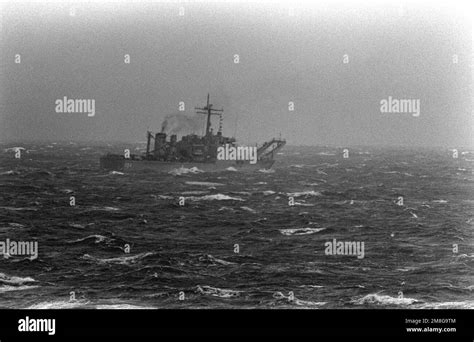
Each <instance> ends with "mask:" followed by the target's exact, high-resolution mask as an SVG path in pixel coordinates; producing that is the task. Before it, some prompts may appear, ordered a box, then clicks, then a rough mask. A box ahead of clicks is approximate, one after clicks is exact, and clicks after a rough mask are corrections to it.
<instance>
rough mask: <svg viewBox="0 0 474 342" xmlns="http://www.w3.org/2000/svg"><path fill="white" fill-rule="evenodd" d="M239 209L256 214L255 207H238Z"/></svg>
mask: <svg viewBox="0 0 474 342" xmlns="http://www.w3.org/2000/svg"><path fill="white" fill-rule="evenodd" d="M240 209H242V210H245V211H248V212H249V213H252V214H256V213H257V211H256V210H255V209H252V208H249V207H240Z"/></svg>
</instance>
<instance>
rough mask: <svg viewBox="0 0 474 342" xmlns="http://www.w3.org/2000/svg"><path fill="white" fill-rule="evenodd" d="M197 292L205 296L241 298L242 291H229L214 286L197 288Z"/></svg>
mask: <svg viewBox="0 0 474 342" xmlns="http://www.w3.org/2000/svg"><path fill="white" fill-rule="evenodd" d="M196 289H197V291H198V292H199V293H201V294H204V295H209V296H214V297H220V298H233V297H238V296H240V294H241V292H242V291H235V290H228V289H220V288H218V287H212V286H200V285H198V286H197V288H196Z"/></svg>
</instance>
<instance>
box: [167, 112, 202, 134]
mask: <svg viewBox="0 0 474 342" xmlns="http://www.w3.org/2000/svg"><path fill="white" fill-rule="evenodd" d="M201 130H202V121H201V117H198V116H188V115H185V114H181V113H176V114H169V115H167V116H165V119H164V120H163V123H162V124H161V133H166V134H191V133H200V131H201Z"/></svg>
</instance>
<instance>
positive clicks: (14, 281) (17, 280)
mask: <svg viewBox="0 0 474 342" xmlns="http://www.w3.org/2000/svg"><path fill="white" fill-rule="evenodd" d="M35 281H36V280H34V279H33V278H31V277H24V278H23V277H16V276H9V275H7V274H5V273H0V283H3V284H8V285H22V284H25V283H32V282H35Z"/></svg>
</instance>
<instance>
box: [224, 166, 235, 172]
mask: <svg viewBox="0 0 474 342" xmlns="http://www.w3.org/2000/svg"><path fill="white" fill-rule="evenodd" d="M226 171H234V172H235V171H237V169H236V168H235V167H232V166H229V167H228V168H227V169H226Z"/></svg>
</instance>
